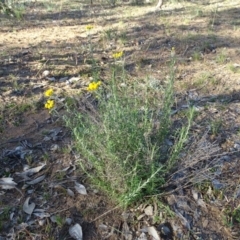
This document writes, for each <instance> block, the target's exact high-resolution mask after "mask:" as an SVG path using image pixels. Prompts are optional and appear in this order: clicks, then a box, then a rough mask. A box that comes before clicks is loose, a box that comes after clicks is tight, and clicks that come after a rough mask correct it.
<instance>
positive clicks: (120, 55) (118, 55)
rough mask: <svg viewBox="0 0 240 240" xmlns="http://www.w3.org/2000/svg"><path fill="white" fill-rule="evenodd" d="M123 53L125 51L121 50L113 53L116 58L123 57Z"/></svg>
mask: <svg viewBox="0 0 240 240" xmlns="http://www.w3.org/2000/svg"><path fill="white" fill-rule="evenodd" d="M122 55H123V51H120V52H116V53H113V55H112V56H113V58H115V59H118V58H121V57H122Z"/></svg>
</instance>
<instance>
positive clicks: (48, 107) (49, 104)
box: [45, 99, 55, 110]
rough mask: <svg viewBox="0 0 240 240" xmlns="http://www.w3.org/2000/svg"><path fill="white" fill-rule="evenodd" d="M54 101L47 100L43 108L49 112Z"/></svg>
mask: <svg viewBox="0 0 240 240" xmlns="http://www.w3.org/2000/svg"><path fill="white" fill-rule="evenodd" d="M54 104H55V103H54V100H51V99H48V100H47V102H46V103H45V108H47V109H49V110H51V109H52V108H53V107H54Z"/></svg>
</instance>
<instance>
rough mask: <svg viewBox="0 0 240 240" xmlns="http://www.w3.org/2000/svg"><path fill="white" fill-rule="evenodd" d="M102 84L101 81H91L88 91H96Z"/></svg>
mask: <svg viewBox="0 0 240 240" xmlns="http://www.w3.org/2000/svg"><path fill="white" fill-rule="evenodd" d="M100 85H101V81H98V82H91V83H89V85H88V87H87V90H88V91H95V90H97V89H98V88H99V86H100Z"/></svg>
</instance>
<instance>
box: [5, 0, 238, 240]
mask: <svg viewBox="0 0 240 240" xmlns="http://www.w3.org/2000/svg"><path fill="white" fill-rule="evenodd" d="M22 9H23V11H24V15H23V19H21V20H16V19H8V18H5V17H4V16H1V19H0V25H1V27H0V104H1V108H0V109H1V116H0V131H1V136H0V151H1V155H0V164H1V165H0V166H1V167H0V178H3V177H12V178H13V180H14V182H16V183H17V185H16V188H13V189H10V190H5V189H2V191H1V192H0V239H72V238H71V237H70V235H69V233H68V229H69V227H70V226H72V225H74V224H75V223H79V224H80V225H81V226H82V229H83V239H84V240H85V239H92V240H95V239H96V240H98V239H138V240H140V239H142V240H143V239H157V238H154V237H153V236H151V234H150V233H149V228H148V227H149V226H150V227H154V229H156V230H157V232H158V234H159V235H160V238H159V239H204V240H205V239H206V240H207V239H216V240H219V239H240V208H239V206H240V205H239V204H240V185H239V184H240V178H239V173H240V162H239V161H240V158H239V150H240V117H239V113H240V92H239V90H240V20H239V16H240V9H239V4H238V3H237V1H206V2H205V1H194V2H180V3H178V2H175V3H171V2H168V3H166V4H165V5H164V6H163V8H162V10H161V11H160V12H154V11H153V6H132V5H129V4H119V5H117V6H116V7H114V8H113V7H110V6H109V5H106V4H98V3H96V4H93V5H91V6H90V5H88V4H87V3H79V2H77V1H76V2H74V1H72V2H71V4H69V2H64V1H61V2H57V1H51V2H41V1H35V2H26V3H23V5H22ZM89 24H91V25H93V29H92V30H90V31H87V30H86V26H87V25H89ZM90 43H91V47H92V52H91V54H92V55H93V57H94V59H95V61H96V63H95V64H96V66H97V68H98V77H99V79H101V80H102V81H103V82H106V83H107V82H108V81H109V76H110V71H109V68H110V67H109V66H110V65H109V64H110V63H111V62H113V58H112V53H113V52H115V51H117V50H122V51H124V56H125V70H126V72H127V78H128V81H129V82H134V81H141V80H144V79H148V81H149V85H151V86H154V87H161V85H162V84H163V83H164V81H165V79H166V76H167V75H168V74H169V59H170V54H171V52H173V48H174V52H175V57H176V60H177V63H176V82H175V90H176V96H175V98H176V100H175V101H176V103H175V106H174V109H173V112H174V113H175V115H176V119H177V116H178V114H181V112H182V111H184V110H185V109H186V108H187V107H188V106H189V105H193V106H194V107H195V108H196V109H197V111H198V112H197V117H196V119H195V121H194V124H193V126H192V129H191V134H190V139H189V142H188V143H187V147H186V152H185V153H183V154H182V156H181V158H180V159H179V162H178V166H176V169H175V171H176V172H175V173H174V174H171V175H169V180H168V183H167V184H166V188H165V189H164V192H165V193H166V194H163V195H161V196H159V197H157V198H149V200H148V201H146V200H145V201H144V202H145V204H142V203H141V202H140V203H139V204H137V205H135V206H132V208H130V209H126V210H125V211H123V210H121V209H119V208H116V205H115V204H114V203H113V202H111V199H109V198H108V197H107V196H105V195H104V194H102V193H100V192H99V191H98V190H97V189H95V188H94V187H93V186H91V185H90V184H89V183H88V181H87V178H86V176H85V175H84V174H83V173H82V172H81V170H80V169H79V166H78V161H79V156H77V155H76V153H75V152H74V149H73V147H72V146H73V145H72V143H73V139H72V138H71V133H70V131H69V130H68V129H67V128H66V127H64V122H63V121H62V120H61V116H62V115H63V114H64V111H59V115H58V116H51V115H50V114H49V113H48V111H47V110H45V109H44V108H43V105H44V100H43V92H44V90H46V89H48V88H49V87H51V88H53V89H54V90H55V91H56V93H57V94H58V96H59V97H60V98H66V97H67V96H74V95H79V94H80V93H83V94H84V89H85V87H86V86H87V84H88V83H89V82H90V81H91V78H92V77H93V76H92V69H91V64H90V59H91V57H92V56H90V53H89V44H90ZM46 71H49V74H48V75H47V76H46V74H45V75H44V72H45V73H46ZM39 166H43V167H42V168H41V169H40V168H39V169H38V170H37V171H36V172H34V173H32V174H31V175H29V176H25V177H24V176H23V175H24V174H23V175H22V174H21V173H23V172H24V171H27V169H28V168H30V169H31V168H35V167H39ZM39 177H40V180H39ZM34 179H35V180H36V182H32V181H33V180H34ZM75 182H77V183H80V184H82V185H84V186H85V187H86V190H87V195H83V194H79V193H78V192H77V190H76V188H75V187H76V185H75ZM28 197H30V202H32V203H35V208H34V210H33V212H32V213H31V214H28V213H27V212H26V209H25V207H24V203H25V202H26V199H28ZM160 200H161V201H160ZM161 202H164V203H165V204H166V206H168V207H169V209H171V211H172V212H174V213H175V215H172V214H171V211H170V210H168V207H166V206H165V207H164V206H163V205H162V204H161ZM149 211H150V212H149Z"/></svg>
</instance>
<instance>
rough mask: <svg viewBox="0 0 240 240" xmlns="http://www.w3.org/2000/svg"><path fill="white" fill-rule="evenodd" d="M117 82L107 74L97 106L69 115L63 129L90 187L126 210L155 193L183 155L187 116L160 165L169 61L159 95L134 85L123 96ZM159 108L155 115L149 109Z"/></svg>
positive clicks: (167, 126)
mask: <svg viewBox="0 0 240 240" xmlns="http://www.w3.org/2000/svg"><path fill="white" fill-rule="evenodd" d="M123 78H124V77H123ZM122 80H123V81H124V79H122ZM117 81H119V77H118V78H117V80H116V75H115V74H113V76H112V80H111V84H110V86H109V87H108V88H107V89H104V91H102V92H101V90H99V89H98V90H97V91H98V92H97V93H96V96H97V102H98V103H97V106H95V105H91V104H90V105H91V107H90V108H89V107H88V109H89V111H83V112H81V111H80V112H79V111H75V113H74V116H73V115H71V117H70V118H69V117H68V118H66V123H67V125H68V126H69V127H70V128H71V129H72V132H73V135H74V137H75V140H76V149H77V151H78V152H79V153H80V154H81V158H82V159H83V160H81V161H80V165H81V168H82V169H83V170H84V171H85V172H86V174H87V175H88V177H89V178H90V180H91V181H92V182H93V183H94V184H95V185H97V186H98V187H99V188H100V189H102V190H104V191H105V192H106V193H107V194H108V195H109V196H110V197H111V198H112V199H114V200H116V201H117V202H118V203H119V204H120V205H122V206H127V205H129V204H130V203H133V202H135V201H137V200H139V199H140V198H142V197H143V196H146V195H151V194H156V193H158V189H159V187H161V186H162V185H163V184H164V182H165V176H166V174H167V173H168V172H169V171H171V169H172V167H173V166H174V163H175V161H176V159H177V158H178V155H179V153H180V151H181V150H182V149H183V145H184V142H185V141H186V139H187V135H188V131H189V129H190V126H191V120H192V118H193V111H191V114H190V115H189V116H188V122H187V124H186V126H183V127H182V129H180V130H178V131H177V133H175V134H176V142H175V145H174V146H173V147H172V149H169V151H168V153H167V156H165V157H164V159H165V160H164V161H162V160H161V159H162V158H161V149H162V148H163V145H164V144H165V142H166V141H165V140H166V138H167V137H168V136H169V134H170V132H171V133H172V128H173V122H172V119H171V112H172V110H171V108H172V105H173V102H174V100H173V96H174V91H173V83H174V61H172V65H171V74H170V76H169V77H168V80H167V83H166V86H165V88H164V91H161V90H159V89H155V90H154V92H151V91H152V90H150V89H149V88H148V87H147V85H146V86H145V87H144V86H143V87H142V88H141V87H140V86H139V85H138V84H136V85H134V86H132V87H131V88H130V87H129V88H128V89H126V88H124V90H123V89H121V88H120V87H119V86H118V84H117ZM106 91H107V92H108V93H107V94H105V93H103V92H106ZM152 94H154V97H155V98H152ZM93 95H94V94H93ZM149 99H155V101H154V100H152V101H149ZM94 102H96V101H94ZM160 103H161V110H160V112H159V110H157V108H155V106H157V105H159V104H160ZM84 109H86V108H84ZM73 112H74V110H73V109H71V113H73ZM169 153H170V154H169ZM164 154H165V153H164Z"/></svg>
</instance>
